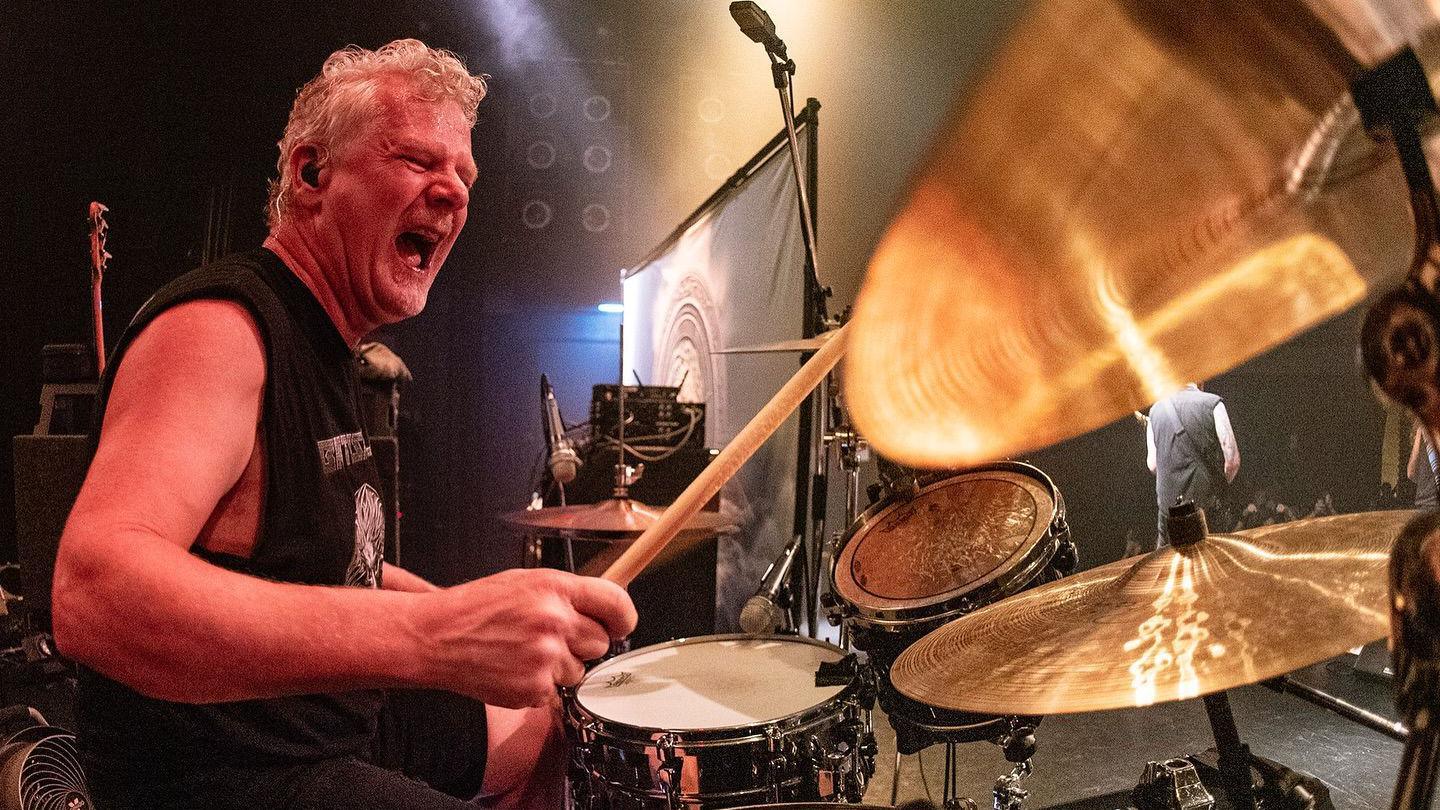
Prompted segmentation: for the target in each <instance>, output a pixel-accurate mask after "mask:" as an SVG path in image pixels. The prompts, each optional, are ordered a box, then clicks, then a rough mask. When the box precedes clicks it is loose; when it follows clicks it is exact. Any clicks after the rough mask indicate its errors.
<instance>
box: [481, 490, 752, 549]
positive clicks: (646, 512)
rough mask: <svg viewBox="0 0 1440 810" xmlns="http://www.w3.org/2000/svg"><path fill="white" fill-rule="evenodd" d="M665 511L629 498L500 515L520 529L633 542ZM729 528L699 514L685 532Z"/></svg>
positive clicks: (713, 515) (717, 515)
mask: <svg viewBox="0 0 1440 810" xmlns="http://www.w3.org/2000/svg"><path fill="white" fill-rule="evenodd" d="M664 511H665V510H664V509H660V508H657V507H654V506H648V505H646V504H643V503H641V502H640V501H636V500H631V499H630V498H610V499H608V500H604V501H600V502H599V503H587V504H578V505H575V506H548V507H546V508H544V509H527V510H523V511H520V512H509V513H507V514H504V515H501V516H500V520H501V521H502V522H504V523H506V524H508V525H510V526H513V527H515V528H517V529H539V530H545V531H551V532H556V533H561V534H564V533H573V534H584V535H615V536H616V537H615V539H627V538H628V539H633V538H635V537H638V536H639V535H640V533H641V532H643V531H645V530H646V529H648V528H649V527H650V526H651V525H652V524H653V523H655V521H657V520H659V519H660V515H661V514H662V513H663V512H664ZM729 525H730V521H728V520H726V519H725V518H723V517H721V516H720V513H718V512H697V513H696V514H695V517H693V518H691V520H690V522H689V523H687V524H686V525H685V529H684V531H687V532H692V531H693V532H704V533H707V534H713V533H715V532H718V531H720V530H721V529H724V528H726V527H728V526H729Z"/></svg>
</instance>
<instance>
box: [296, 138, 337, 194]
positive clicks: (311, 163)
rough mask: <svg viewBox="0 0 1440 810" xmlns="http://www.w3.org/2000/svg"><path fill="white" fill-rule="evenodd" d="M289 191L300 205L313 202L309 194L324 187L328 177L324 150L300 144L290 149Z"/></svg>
mask: <svg viewBox="0 0 1440 810" xmlns="http://www.w3.org/2000/svg"><path fill="white" fill-rule="evenodd" d="M290 177H291V178H292V179H291V189H290V190H291V193H292V194H293V195H294V199H295V200H296V201H297V202H299V203H301V204H302V205H307V204H313V200H311V196H312V195H313V194H314V193H315V192H317V191H320V190H322V189H324V188H325V184H326V181H328V180H329V178H330V171H329V166H328V165H327V164H326V161H325V153H324V150H322V149H320V148H319V147H317V146H314V145H312V144H302V145H300V146H297V147H295V148H294V149H292V150H290Z"/></svg>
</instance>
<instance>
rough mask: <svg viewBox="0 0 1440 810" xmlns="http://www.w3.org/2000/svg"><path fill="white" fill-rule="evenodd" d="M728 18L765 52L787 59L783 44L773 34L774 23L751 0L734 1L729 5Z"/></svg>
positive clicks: (777, 36) (775, 34) (763, 10)
mask: <svg viewBox="0 0 1440 810" xmlns="http://www.w3.org/2000/svg"><path fill="white" fill-rule="evenodd" d="M730 16H731V17H734V18H735V22H736V23H738V24H739V25H740V30H741V31H742V32H743V33H744V34H745V36H747V37H750V39H751V40H753V41H755V42H759V43H760V44H762V45H764V46H765V50H767V51H769V52H771V53H773V54H775V55H776V56H777V57H779V58H781V59H787V58H789V57H787V56H786V55H785V42H784V41H783V40H781V39H780V35H779V34H777V33H775V21H774V20H772V19H770V15H769V14H766V13H765V9H763V8H760V6H759V4H757V3H754V2H752V0H736V2H734V3H731V4H730Z"/></svg>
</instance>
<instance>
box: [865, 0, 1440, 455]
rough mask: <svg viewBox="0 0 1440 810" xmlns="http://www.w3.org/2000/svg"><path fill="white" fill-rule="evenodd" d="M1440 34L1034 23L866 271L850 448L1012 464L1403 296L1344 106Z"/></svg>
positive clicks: (1354, 25) (1403, 260) (1388, 219)
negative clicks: (1370, 73)
mask: <svg viewBox="0 0 1440 810" xmlns="http://www.w3.org/2000/svg"><path fill="white" fill-rule="evenodd" d="M1432 23H1433V15H1432V12H1430V11H1429V10H1428V8H1427V7H1425V6H1423V5H1420V4H1415V5H1414V6H1412V5H1402V4H1400V3H1398V2H1393V3H1392V2H1376V0H1368V1H1366V2H1355V3H1345V4H1339V3H1308V2H1293V1H1292V2H1263V3H1252V2H1248V0H1247V1H1246V2H1240V0H1222V1H1221V2H1213V3H1191V4H1175V3H1171V2H1162V1H1161V0H1098V2H1097V1H1096V0H1049V2H1044V3H1034V4H1032V5H1031V6H1029V7H1028V10H1027V11H1026V12H1025V13H1024V14H1023V15H1022V16H1021V18H1020V19H1019V21H1018V22H1017V23H1016V24H1015V25H1014V26H1013V28H1012V30H1011V31H1010V33H1009V35H1008V37H1007V38H1006V39H1005V40H1004V42H1003V45H1002V47H1001V48H1000V49H999V51H998V53H997V55H996V56H995V58H994V59H993V61H991V63H990V64H989V67H988V69H987V70H986V72H985V74H984V75H983V77H982V78H981V79H980V81H979V82H978V84H977V85H976V86H975V87H973V88H970V92H966V93H960V94H958V95H957V99H956V102H955V106H954V108H953V109H952V112H951V113H950V117H949V120H948V122H947V123H946V124H945V125H944V127H943V128H942V130H941V134H940V135H939V136H938V137H937V139H936V142H935V144H934V145H933V147H932V150H931V152H930V154H929V156H928V158H927V160H926V161H925V162H924V164H923V166H922V167H921V169H920V170H919V172H918V174H917V175H916V176H915V177H914V178H913V179H912V183H911V187H910V190H909V194H908V198H907V199H906V200H905V201H904V202H903V204H902V205H901V207H900V208H899V210H898V213H897V215H896V216H895V217H894V219H893V220H892V221H891V224H890V227H889V229H888V231H887V232H886V233H885V235H884V236H883V238H882V239H881V241H880V243H879V245H878V247H877V249H876V252H875V254H874V256H873V257H872V259H871V262H870V265H869V269H868V271H867V275H866V279H865V282H864V285H863V288H862V290H861V293H860V296H859V299H858V301H857V303H856V307H855V313H854V317H853V319H852V326H853V327H854V328H853V330H852V334H851V341H850V343H851V348H850V353H849V357H848V358H847V366H846V368H847V373H846V375H845V388H846V395H847V403H848V406H849V408H850V413H851V415H852V416H853V418H854V421H855V423H856V425H857V427H858V428H859V429H860V430H861V432H863V433H864V434H865V435H866V436H867V438H869V439H870V440H871V441H872V442H873V443H874V445H875V447H876V448H877V449H878V450H879V451H880V452H882V453H883V454H885V455H886V456H888V457H890V458H893V459H895V460H897V461H899V462H901V463H904V464H908V465H912V466H923V467H955V466H963V465H970V464H974V463H979V462H983V461H988V460H992V459H996V458H1001V457H1006V456H1013V455H1015V454H1017V453H1020V452H1023V451H1025V450H1027V449H1033V448H1036V447H1041V446H1045V445H1049V444H1052V443H1054V442H1057V441H1060V440H1063V439H1066V438H1069V437H1072V436H1076V435H1079V434H1081V433H1083V432H1085V431H1088V430H1091V429H1094V428H1097V427H1100V426H1102V425H1104V424H1106V423H1108V422H1111V421H1113V420H1115V419H1117V418H1120V417H1122V416H1125V415H1126V414H1128V413H1129V412H1131V411H1132V410H1135V409H1138V408H1142V407H1144V406H1146V405H1148V404H1150V403H1152V402H1155V401H1156V400H1158V399H1160V398H1161V397H1162V396H1164V395H1166V394H1168V393H1170V392H1171V391H1174V390H1176V389H1178V388H1180V387H1181V386H1182V385H1183V384H1184V383H1186V382H1189V381H1199V380H1204V379H1206V378H1208V377H1210V376H1212V375H1215V374H1218V373H1220V372H1222V371H1225V370H1227V369H1230V368H1232V367H1234V366H1235V365H1237V364H1238V363H1240V362H1241V361H1243V360H1245V359H1247V358H1249V357H1251V356H1253V355H1255V354H1258V353H1259V352H1261V351H1264V350H1265V349H1268V348H1270V347H1273V346H1275V345H1276V344H1278V343H1280V342H1282V341H1284V340H1285V339H1287V338H1289V337H1291V336H1293V335H1295V334H1297V333H1299V332H1300V331H1302V330H1304V329H1306V328H1308V327H1309V326H1311V325H1313V324H1316V323H1318V322H1319V321H1321V320H1324V319H1326V318H1328V317H1331V316H1333V315H1336V314H1338V313H1340V312H1342V311H1344V310H1346V309H1347V308H1349V307H1351V306H1352V305H1354V304H1356V303H1357V302H1358V301H1359V300H1360V299H1361V298H1362V297H1363V296H1364V294H1365V292H1366V290H1367V288H1368V287H1369V286H1371V285H1374V284H1377V283H1380V282H1382V281H1385V282H1388V281H1389V280H1391V279H1398V278H1400V277H1401V276H1403V274H1404V272H1405V270H1406V269H1407V265H1408V262H1409V259H1410V253H1411V250H1410V248H1411V242H1412V233H1413V226H1412V222H1411V217H1410V211H1409V207H1408V202H1407V201H1408V199H1409V197H1408V193H1407V189H1406V186H1405V182H1404V177H1403V175H1402V173H1401V170H1400V167H1399V162H1398V160H1397V159H1396V158H1394V156H1393V149H1392V148H1391V147H1390V146H1389V145H1388V144H1386V145H1377V144H1376V143H1375V142H1373V141H1372V140H1371V139H1370V137H1369V136H1368V134H1367V133H1366V132H1365V131H1364V129H1363V128H1362V125H1361V123H1360V117H1359V114H1358V112H1357V110H1356V108H1355V105H1354V103H1353V100H1352V99H1351V98H1350V96H1349V95H1348V89H1349V86H1350V84H1351V82H1352V81H1354V80H1355V79H1357V78H1358V77H1359V76H1360V75H1362V74H1363V73H1364V71H1365V70H1366V69H1368V68H1369V67H1371V66H1373V65H1375V64H1377V63H1379V62H1380V61H1382V60H1383V59H1384V58H1386V57H1388V56H1389V55H1390V54H1391V53H1393V52H1394V51H1395V50H1396V49H1397V48H1399V47H1401V46H1402V45H1404V44H1405V42H1406V40H1407V39H1412V38H1415V37H1416V36H1417V34H1418V33H1419V32H1421V31H1422V30H1428V28H1427V26H1430V25H1432ZM1427 42H1428V41H1422V42H1419V43H1417V45H1416V50H1417V53H1418V54H1419V55H1420V57H1421V60H1422V62H1424V63H1426V64H1427V65H1433V64H1436V60H1434V59H1433V58H1432V55H1433V51H1434V50H1435V49H1434V44H1433V42H1432V43H1429V44H1426V43H1427ZM1429 70H1430V75H1431V76H1432V80H1431V84H1432V85H1434V84H1435V79H1434V77H1435V76H1437V75H1440V72H1437V71H1436V70H1435V69H1434V68H1429ZM1385 286H1388V284H1386V285H1385ZM1336 362H1337V363H1339V362H1348V359H1347V358H1336Z"/></svg>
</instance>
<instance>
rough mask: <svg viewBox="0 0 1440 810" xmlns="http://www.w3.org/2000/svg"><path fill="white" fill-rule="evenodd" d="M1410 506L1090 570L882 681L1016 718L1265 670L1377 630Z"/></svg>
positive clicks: (1211, 688) (987, 610) (1177, 693)
mask: <svg viewBox="0 0 1440 810" xmlns="http://www.w3.org/2000/svg"><path fill="white" fill-rule="evenodd" d="M1416 514H1417V513H1416V512H1411V511H1392V512H1369V513H1363V514H1356V515H1337V516H1332V517H1322V518H1308V519H1305V520H1299V521H1295V522H1293V523H1284V524H1280V525H1276V526H1264V527H1261V528H1258V529H1248V530H1246V531H1241V532H1235V533H1234V534H1215V535H1210V536H1208V537H1206V538H1205V539H1203V540H1201V541H1199V542H1198V543H1196V544H1195V545H1193V546H1189V547H1185V548H1175V547H1171V546H1166V547H1164V548H1161V549H1158V550H1156V551H1152V552H1150V553H1149V554H1146V555H1143V556H1140V557H1132V558H1130V559H1125V560H1119V561H1117V562H1113V563H1110V564H1108V565H1102V566H1100V567H1098V568H1092V569H1090V570H1089V571H1085V572H1082V573H1079V574H1074V575H1072V576H1069V577H1066V578H1064V579H1061V580H1059V581H1056V582H1051V583H1049V584H1046V585H1042V586H1040V587H1038V588H1035V589H1033V590H1029V591H1025V592H1024V593H1021V594H1018V595H1016V596H1012V597H1009V598H1006V599H1003V600H1001V601H999V602H996V603H995V604H993V605H989V606H987V607H984V608H981V609H980V610H977V611H975V612H974V613H971V614H969V615H967V616H963V617H961V618H959V619H956V620H955V621H953V622H951V623H949V624H947V625H945V626H944V627H941V628H939V629H938V630H935V631H933V632H931V633H930V634H929V635H926V636H925V637H924V638H922V639H920V640H919V641H918V642H916V643H915V644H914V645H912V646H911V647H910V648H909V649H908V650H906V651H905V652H904V653H902V654H901V655H900V657H899V658H898V659H896V661H895V665H894V667H893V668H892V669H891V671H890V678H891V680H892V682H893V683H894V684H895V687H896V688H897V689H899V690H900V692H901V693H902V694H904V695H905V696H907V697H909V698H912V699H914V700H917V701H920V702H921V703H924V704H927V705H930V706H938V707H941V708H945V709H953V710H957V711H968V712H984V713H992V714H1020V715H1029V714H1034V715H1047V714H1066V713H1070V712H1085V711H1098V710H1102V709H1119V708H1124V707H1128V706H1148V705H1151V704H1153V703H1163V702H1166V701H1172V700H1184V699H1187V698H1194V697H1200V696H1203V695H1208V694H1211V693H1213V692H1218V691H1220V690H1222V689H1230V688H1233V687H1236V686H1242V685H1244V684H1251V683H1256V682H1258V681H1262V680H1265V679H1267V678H1274V677H1276V676H1279V675H1283V674H1285V673H1287V672H1291V671H1293V670H1296V669H1299V668H1301V667H1304V666H1308V665H1310V664H1314V663H1316V662H1318V661H1323V660H1325V659H1326V658H1330V657H1333V656H1335V655H1339V654H1340V653H1342V652H1345V651H1346V650H1349V649H1351V648H1353V647H1356V646H1359V645H1361V644H1366V643H1368V642H1371V641H1375V640H1376V639H1379V638H1382V637H1383V636H1385V634H1386V631H1387V628H1388V627H1389V601H1388V596H1387V582H1388V580H1387V566H1388V562H1389V557H1390V546H1391V544H1392V543H1393V542H1394V540H1395V538H1396V537H1397V536H1398V535H1399V534H1400V529H1401V528H1402V527H1403V526H1404V525H1405V523H1406V522H1407V521H1409V519H1410V518H1413V517H1414V516H1415V515H1416Z"/></svg>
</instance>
